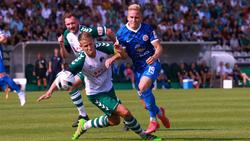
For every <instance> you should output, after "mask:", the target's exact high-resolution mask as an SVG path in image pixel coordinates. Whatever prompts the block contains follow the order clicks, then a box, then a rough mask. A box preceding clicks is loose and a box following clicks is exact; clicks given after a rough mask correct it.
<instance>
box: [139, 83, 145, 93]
mask: <svg viewBox="0 0 250 141" xmlns="http://www.w3.org/2000/svg"><path fill="white" fill-rule="evenodd" d="M138 88H139V91H140V92H141V93H143V92H144V91H146V89H147V86H146V85H144V84H139V86H138Z"/></svg>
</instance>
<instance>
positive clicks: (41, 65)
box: [34, 53, 47, 90]
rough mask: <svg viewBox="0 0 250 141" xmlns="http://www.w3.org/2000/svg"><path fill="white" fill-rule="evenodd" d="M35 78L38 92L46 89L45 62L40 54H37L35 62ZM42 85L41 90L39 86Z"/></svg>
mask: <svg viewBox="0 0 250 141" xmlns="http://www.w3.org/2000/svg"><path fill="white" fill-rule="evenodd" d="M34 73H35V76H36V78H37V86H38V89H39V90H44V89H46V88H47V75H46V73H47V61H46V60H45V58H43V55H42V54H41V53H38V54H37V60H36V61H35V72H34ZM42 83H43V88H42V87H41V84H42Z"/></svg>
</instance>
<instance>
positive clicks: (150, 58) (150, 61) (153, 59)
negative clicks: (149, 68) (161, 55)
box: [146, 56, 156, 65]
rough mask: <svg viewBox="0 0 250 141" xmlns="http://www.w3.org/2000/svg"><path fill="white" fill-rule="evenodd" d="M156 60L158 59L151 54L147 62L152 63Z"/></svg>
mask: <svg viewBox="0 0 250 141" xmlns="http://www.w3.org/2000/svg"><path fill="white" fill-rule="evenodd" d="M155 60H156V59H155V58H154V57H153V56H150V57H149V58H148V59H147V60H146V63H147V64H149V65H151V64H153V63H154V61H155Z"/></svg>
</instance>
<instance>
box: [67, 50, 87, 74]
mask: <svg viewBox="0 0 250 141" xmlns="http://www.w3.org/2000/svg"><path fill="white" fill-rule="evenodd" d="M85 58H86V55H85V54H84V53H83V52H81V54H80V55H79V57H77V58H76V59H75V60H74V61H72V62H71V64H70V65H69V71H70V72H71V73H73V74H74V75H76V74H77V73H78V72H81V70H82V68H83V65H84V61H85Z"/></svg>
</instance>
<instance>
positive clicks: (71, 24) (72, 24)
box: [64, 16, 79, 33]
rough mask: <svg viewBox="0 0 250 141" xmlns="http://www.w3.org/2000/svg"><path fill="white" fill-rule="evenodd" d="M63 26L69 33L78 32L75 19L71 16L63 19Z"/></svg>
mask: <svg viewBox="0 0 250 141" xmlns="http://www.w3.org/2000/svg"><path fill="white" fill-rule="evenodd" d="M64 22H65V26H66V28H67V29H68V30H69V31H70V32H73V33H75V32H77V30H78V26H79V25H78V21H77V19H76V18H75V17H73V16H71V17H70V18H65V19H64Z"/></svg>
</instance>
